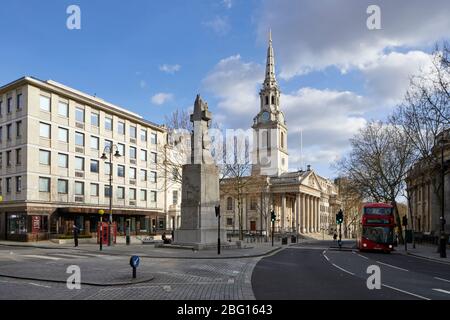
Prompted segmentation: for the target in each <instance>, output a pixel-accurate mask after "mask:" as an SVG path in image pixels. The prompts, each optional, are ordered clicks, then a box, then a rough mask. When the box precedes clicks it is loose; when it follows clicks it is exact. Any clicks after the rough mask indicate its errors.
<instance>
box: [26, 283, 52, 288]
mask: <svg viewBox="0 0 450 320" xmlns="http://www.w3.org/2000/svg"><path fill="white" fill-rule="evenodd" d="M28 284H31V285H32V286H36V287H44V288H51V287H50V286H44V285H42V284H37V283H33V282H28Z"/></svg>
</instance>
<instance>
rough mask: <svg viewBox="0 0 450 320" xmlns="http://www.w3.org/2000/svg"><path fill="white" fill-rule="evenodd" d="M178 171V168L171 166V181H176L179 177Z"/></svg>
mask: <svg viewBox="0 0 450 320" xmlns="http://www.w3.org/2000/svg"><path fill="white" fill-rule="evenodd" d="M179 174H180V173H179V171H178V168H173V169H172V178H173V181H178V179H179V178H180V176H179Z"/></svg>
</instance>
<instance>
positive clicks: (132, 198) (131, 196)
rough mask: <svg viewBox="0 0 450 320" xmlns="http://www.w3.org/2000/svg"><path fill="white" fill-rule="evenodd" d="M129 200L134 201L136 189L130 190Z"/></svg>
mask: <svg viewBox="0 0 450 320" xmlns="http://www.w3.org/2000/svg"><path fill="white" fill-rule="evenodd" d="M129 196H130V200H136V189H132V188H130V194H129Z"/></svg>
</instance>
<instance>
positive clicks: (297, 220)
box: [295, 193, 303, 234]
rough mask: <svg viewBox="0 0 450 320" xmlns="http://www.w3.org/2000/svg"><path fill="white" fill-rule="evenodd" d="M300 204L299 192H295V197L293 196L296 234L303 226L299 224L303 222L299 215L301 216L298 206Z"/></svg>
mask: <svg viewBox="0 0 450 320" xmlns="http://www.w3.org/2000/svg"><path fill="white" fill-rule="evenodd" d="M300 206H301V204H300V193H297V194H296V198H295V232H297V234H299V233H300V232H302V230H303V228H302V226H301V224H302V223H303V221H301V220H300V219H301V218H300V216H301V208H300Z"/></svg>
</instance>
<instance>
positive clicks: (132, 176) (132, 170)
mask: <svg viewBox="0 0 450 320" xmlns="http://www.w3.org/2000/svg"><path fill="white" fill-rule="evenodd" d="M130 179H136V168H130Z"/></svg>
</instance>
